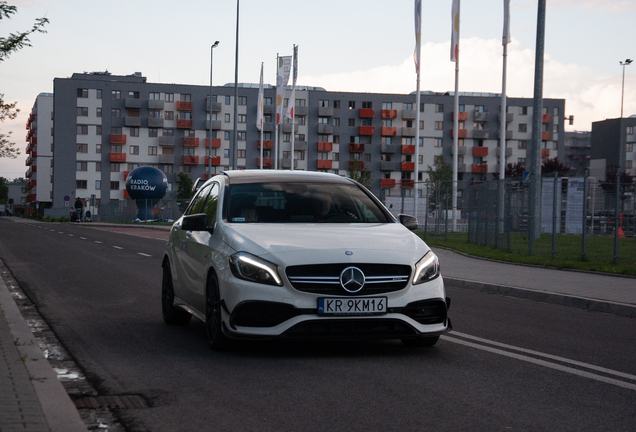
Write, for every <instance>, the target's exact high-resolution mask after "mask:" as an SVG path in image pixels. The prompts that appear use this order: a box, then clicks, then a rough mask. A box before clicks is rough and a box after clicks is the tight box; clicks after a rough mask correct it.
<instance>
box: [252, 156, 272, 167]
mask: <svg viewBox="0 0 636 432" xmlns="http://www.w3.org/2000/svg"><path fill="white" fill-rule="evenodd" d="M256 166H257V167H259V168H260V166H261V158H256ZM273 166H274V159H272V158H263V168H265V167H273Z"/></svg>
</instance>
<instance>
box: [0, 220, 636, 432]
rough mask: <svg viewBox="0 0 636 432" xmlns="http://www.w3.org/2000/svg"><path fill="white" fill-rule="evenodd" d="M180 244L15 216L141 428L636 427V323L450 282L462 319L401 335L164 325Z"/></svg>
mask: <svg viewBox="0 0 636 432" xmlns="http://www.w3.org/2000/svg"><path fill="white" fill-rule="evenodd" d="M164 244H165V241H163V240H158V239H152V238H144V237H137V236H132V235H126V234H121V233H115V232H109V231H104V230H98V229H94V228H88V227H87V225H81V224H79V225H74V224H68V223H67V224H51V223H50V224H43V223H42V224H22V223H14V222H11V221H8V220H7V219H6V218H4V219H3V218H0V258H2V259H3V260H4V262H5V263H6V265H7V266H8V267H9V269H10V270H11V271H12V273H13V275H14V276H15V278H16V279H17V280H18V282H19V283H20V285H21V287H22V288H23V290H24V291H25V292H26V293H27V294H28V295H29V297H30V298H31V299H32V300H33V301H34V302H35V303H36V305H37V307H38V309H39V311H40V312H41V314H42V315H43V317H44V318H45V319H46V321H47V322H48V323H49V325H50V326H51V327H52V328H53V330H54V331H55V333H56V334H57V336H58V338H59V339H60V340H61V342H62V344H63V345H64V346H65V347H66V349H67V350H68V351H69V352H70V353H71V354H72V355H73V356H74V358H75V360H76V361H77V363H78V364H79V365H80V367H81V368H82V369H83V371H84V372H85V373H86V375H87V377H88V379H89V380H90V382H91V383H92V384H93V385H94V386H95V388H97V389H98V391H99V393H100V394H101V395H122V394H135V395H141V396H143V397H144V398H145V399H146V401H148V403H149V405H150V407H149V408H146V409H126V410H120V411H119V412H118V415H119V416H120V418H121V420H122V421H123V422H124V424H125V425H126V427H127V428H128V429H129V430H130V431H153V432H154V431H195V430H214V431H230V430H231V431H236V430H241V431H299V430H303V431H321V432H323V431H326V430H348V431H358V430H360V431H363V430H364V431H370V430H388V431H397V430H400V431H422V430H439V431H445V430H448V431H458V430H470V431H474V430H489V431H490V430H524V431H525V430H533V431H540V430H559V431H567V430H572V431H586V430H589V431H601V430H612V431H621V430H624V431H633V430H634V424H635V421H636V360H635V358H634V357H635V354H636V348H635V347H636V322H635V321H634V319H630V318H622V317H616V316H612V315H606V314H600V313H590V312H585V311H581V310H578V309H571V308H566V307H561V306H554V305H549V304H542V303H535V302H530V301H523V300H518V299H513V298H507V297H502V296H495V295H489V294H483V293H478V292H473V291H469V290H463V289H459V288H454V287H452V286H449V287H447V289H448V294H449V296H450V297H451V298H452V306H451V310H450V317H451V319H452V321H453V326H454V331H453V332H451V333H449V334H448V335H446V336H444V337H443V338H442V340H440V342H439V343H438V344H437V345H436V346H435V347H433V348H429V349H413V348H406V347H403V346H402V345H401V343H399V342H393V341H382V342H354V343H351V342H347V343H338V342H336V343H333V342H332V343H329V342H324V343H285V342H263V343H241V344H239V345H236V346H235V347H234V349H233V350H232V351H230V352H223V353H219V352H213V351H211V350H209V349H208V347H207V345H206V342H205V331H204V328H203V325H202V324H201V323H200V322H198V321H196V320H193V321H192V323H190V324H189V325H188V326H186V327H168V326H165V325H164V324H163V321H162V318H161V306H160V283H161V271H160V262H161V254H162V250H163V247H164Z"/></svg>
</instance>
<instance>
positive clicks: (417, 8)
mask: <svg viewBox="0 0 636 432" xmlns="http://www.w3.org/2000/svg"><path fill="white" fill-rule="evenodd" d="M421 26H422V14H421V1H420V0H416V2H415V50H416V51H415V58H416V59H417V60H416V62H415V63H416V65H415V66H416V68H415V69H416V75H417V83H416V86H415V179H414V180H413V185H414V187H413V192H414V193H415V199H414V207H415V208H414V210H413V215H414V216H415V217H416V218H417V216H418V208H419V205H418V204H419V197H418V194H419V184H418V180H419V172H420V171H419V162H420V63H421V56H420V53H421V47H420V42H421V33H420V29H421ZM424 211H425V212H426V209H425V210H424ZM424 214H426V213H424Z"/></svg>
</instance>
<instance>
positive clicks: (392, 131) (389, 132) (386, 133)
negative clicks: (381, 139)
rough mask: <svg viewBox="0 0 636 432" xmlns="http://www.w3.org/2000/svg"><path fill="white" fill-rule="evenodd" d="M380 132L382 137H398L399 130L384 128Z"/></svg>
mask: <svg viewBox="0 0 636 432" xmlns="http://www.w3.org/2000/svg"><path fill="white" fill-rule="evenodd" d="M380 132H381V134H382V136H395V135H397V128H394V127H386V126H382V129H380Z"/></svg>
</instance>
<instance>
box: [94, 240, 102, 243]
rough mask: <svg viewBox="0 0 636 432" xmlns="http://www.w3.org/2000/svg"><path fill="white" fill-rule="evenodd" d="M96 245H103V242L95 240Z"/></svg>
mask: <svg viewBox="0 0 636 432" xmlns="http://www.w3.org/2000/svg"><path fill="white" fill-rule="evenodd" d="M95 243H99V244H103V243H102V242H100V241H98V240H95Z"/></svg>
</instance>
